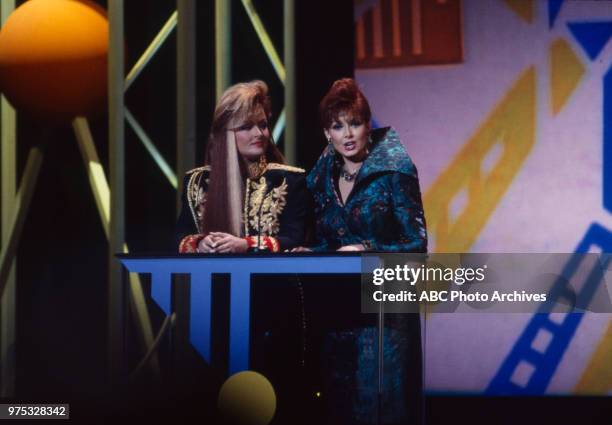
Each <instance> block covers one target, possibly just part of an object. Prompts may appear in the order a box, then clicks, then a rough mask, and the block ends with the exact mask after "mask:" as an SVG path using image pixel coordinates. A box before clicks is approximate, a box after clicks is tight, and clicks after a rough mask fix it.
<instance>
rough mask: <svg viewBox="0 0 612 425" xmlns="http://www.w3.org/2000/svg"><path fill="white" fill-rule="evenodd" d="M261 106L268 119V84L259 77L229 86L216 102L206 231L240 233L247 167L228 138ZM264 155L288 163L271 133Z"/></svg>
mask: <svg viewBox="0 0 612 425" xmlns="http://www.w3.org/2000/svg"><path fill="white" fill-rule="evenodd" d="M260 108H261V109H263V111H264V113H265V115H266V119H268V120H269V119H270V116H271V114H272V112H271V103H270V98H269V96H268V86H267V85H266V83H264V82H263V81H259V80H255V81H250V82H248V83H238V84H235V85H233V86H231V87H229V88H228V89H227V90H226V91H225V92H224V93H223V95H222V96H221V98H220V99H219V101H218V102H217V106H216V107H215V112H214V115H213V122H212V125H211V129H210V135H209V137H208V145H207V146H206V159H205V163H206V164H207V165H210V179H209V183H208V191H207V194H206V211H205V213H204V217H203V220H202V223H201V228H202V232H203V233H204V234H207V233H209V232H226V233H231V234H233V235H234V236H240V235H241V232H242V226H239V225H238V224H239V222H240V220H239V219H238V217H241V216H242V207H239V206H238V205H236V204H237V203H238V202H240V203H242V202H244V182H245V180H246V178H247V175H248V171H247V167H246V164H245V161H244V160H243V158H242V157H241V156H240V154H239V153H238V151H237V149H236V148H235V139H234V138H233V137H231V138H230V139H228V133H230V132H231V131H232V130H233V129H235V128H236V127H239V126H240V125H242V124H244V123H246V122H248V121H249V120H251V119H252V118H253V116H254V115H255V114H257V113H258V111H259V110H260ZM229 143H232V144H233V146H229ZM265 155H266V159H267V160H268V161H269V162H280V163H285V159H284V157H283V155H282V153H281V152H280V151H279V149H278V148H277V147H276V145H275V144H274V141H273V140H272V135H270V140H269V141H268V148H267V150H266V153H265ZM232 170H234V171H232ZM245 219H246V218H245Z"/></svg>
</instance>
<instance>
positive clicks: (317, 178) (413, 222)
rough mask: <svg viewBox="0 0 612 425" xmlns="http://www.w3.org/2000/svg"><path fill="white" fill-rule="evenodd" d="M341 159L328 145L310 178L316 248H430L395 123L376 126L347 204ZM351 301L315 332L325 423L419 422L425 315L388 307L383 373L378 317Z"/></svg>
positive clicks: (412, 171) (409, 165)
mask: <svg viewBox="0 0 612 425" xmlns="http://www.w3.org/2000/svg"><path fill="white" fill-rule="evenodd" d="M341 166H342V163H341V158H340V157H339V155H338V154H336V152H335V151H334V149H333V146H332V145H329V146H328V147H327V148H326V149H325V151H324V152H323V154H322V155H321V157H320V158H319V160H318V162H317V163H316V165H315V167H314V168H313V169H312V171H311V172H310V174H309V175H308V177H307V179H306V183H307V186H308V189H309V190H310V192H311V195H312V197H313V199H314V203H315V207H314V210H315V222H316V231H315V234H316V238H317V242H316V245H315V246H314V247H313V250H315V251H333V250H336V249H338V248H340V247H341V246H344V245H352V244H363V245H364V246H365V247H366V249H367V250H370V251H380V252H426V250H427V232H426V228H425V216H424V212H423V205H422V202H421V193H420V189H419V180H418V176H417V170H416V167H415V166H414V164H413V163H412V160H411V159H410V157H409V156H408V154H407V153H406V150H405V148H404V146H403V145H402V144H401V142H400V140H399V137H398V135H397V133H396V132H395V130H393V129H391V128H380V129H376V130H374V131H372V144H371V146H370V154H369V155H368V157H367V159H366V160H365V161H364V163H363V165H362V166H361V169H360V170H359V173H358V175H357V176H356V179H355V184H354V186H353V190H352V192H351V193H350V194H349V196H348V198H347V200H346V203H345V204H344V203H342V201H341V200H340V196H339V190H338V188H337V181H338V176H339V172H340V169H341ZM357 287H358V286H357ZM330 289H331V288H330ZM353 302H357V301H355V298H353V301H352V303H353ZM352 307H353V306H344V307H342V306H338V309H340V310H344V312H338V313H337V314H339V315H340V316H342V317H344V319H346V320H343V322H344V323H343V324H342V325H339V324H338V323H339V320H329V321H328V324H326V325H323V329H321V330H320V331H319V335H318V337H317V339H318V343H319V344H320V347H321V348H320V350H319V354H318V356H319V359H318V360H317V362H318V364H319V365H320V366H319V367H320V369H321V370H320V372H319V376H320V377H321V378H319V379H320V382H318V383H317V385H318V387H320V388H321V389H322V394H323V396H325V397H326V398H327V400H326V401H325V404H326V405H327V406H328V407H327V413H326V414H325V415H324V416H325V418H323V419H322V421H321V423H329V424H331V423H334V424H343V425H346V424H350V425H355V424H359V425H361V424H368V425H370V424H385V425H387V424H412V423H421V420H422V359H421V357H422V356H421V336H420V321H419V316H418V315H414V314H385V316H384V317H385V318H384V327H383V329H384V333H383V336H382V339H381V341H382V346H383V348H382V355H383V359H384V368H383V375H382V379H381V380H379V379H378V378H379V377H378V364H379V360H378V341H379V335H378V327H377V326H376V321H377V318H375V317H372V316H375V315H364V314H359V313H356V312H355V309H354V308H352ZM315 314H316V313H315ZM347 316H350V317H347ZM381 382H382V388H380V383H381ZM381 390H382V394H379V392H380V391H381Z"/></svg>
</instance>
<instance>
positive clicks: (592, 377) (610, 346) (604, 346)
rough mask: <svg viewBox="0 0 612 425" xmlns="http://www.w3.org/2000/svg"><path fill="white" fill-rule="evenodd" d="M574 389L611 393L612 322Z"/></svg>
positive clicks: (593, 393) (595, 392) (585, 392)
mask: <svg viewBox="0 0 612 425" xmlns="http://www.w3.org/2000/svg"><path fill="white" fill-rule="evenodd" d="M574 391H575V392H576V394H581V395H609V394H610V391H612V322H610V323H609V324H608V330H607V331H606V334H605V335H604V336H603V338H602V339H601V342H600V343H599V346H598V347H597V349H596V350H595V354H593V357H591V360H590V361H589V365H588V366H587V367H586V369H585V371H584V373H583V374H582V377H581V378H580V381H579V382H578V385H576V388H574Z"/></svg>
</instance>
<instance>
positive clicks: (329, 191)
mask: <svg viewBox="0 0 612 425" xmlns="http://www.w3.org/2000/svg"><path fill="white" fill-rule="evenodd" d="M371 136H372V145H371V147H370V154H369V155H368V157H367V158H366V160H365V161H364V163H363V165H362V166H361V169H360V170H359V173H358V174H357V176H356V178H355V185H354V186H353V190H352V192H351V193H350V194H349V196H348V198H347V202H346V204H343V203H342V201H341V199H340V195H339V193H338V192H337V191H336V189H335V184H334V179H335V178H336V177H337V176H338V173H339V170H340V167H341V163H340V161H341V159H340V157H339V155H338V154H336V152H335V150H334V148H333V146H332V145H331V144H330V145H328V147H327V148H325V150H324V151H323V153H322V154H321V156H320V157H319V159H318V161H317V163H316V164H315V166H314V167H313V169H312V171H311V172H310V174H309V175H308V177H307V179H306V184H307V186H308V189H309V190H310V192H311V193H312V195H313V199H314V203H315V220H316V232H315V234H316V238H317V244H316V245H315V246H314V247H313V250H314V251H327V250H335V249H338V248H340V247H341V246H344V245H352V244H363V245H364V246H365V247H366V249H368V250H372V251H388V252H426V251H427V232H426V228H425V216H424V213H423V204H422V202H421V192H420V189H419V179H418V175H417V169H416V167H415V166H414V164H413V163H412V160H411V159H410V157H409V156H408V153H407V152H406V149H405V148H404V146H403V145H402V143H401V142H400V140H399V137H398V135H397V132H396V131H395V130H394V129H392V128H390V127H386V128H379V129H376V130H373V131H372V134H371Z"/></svg>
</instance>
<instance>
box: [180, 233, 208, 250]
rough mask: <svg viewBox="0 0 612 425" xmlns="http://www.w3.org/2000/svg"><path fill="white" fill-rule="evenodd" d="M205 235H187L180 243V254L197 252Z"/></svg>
mask: <svg viewBox="0 0 612 425" xmlns="http://www.w3.org/2000/svg"><path fill="white" fill-rule="evenodd" d="M202 239H204V235H187V236H185V237H184V238H183V239H181V242H180V243H179V254H195V253H197V252H198V244H199V243H200V241H201V240H202Z"/></svg>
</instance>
